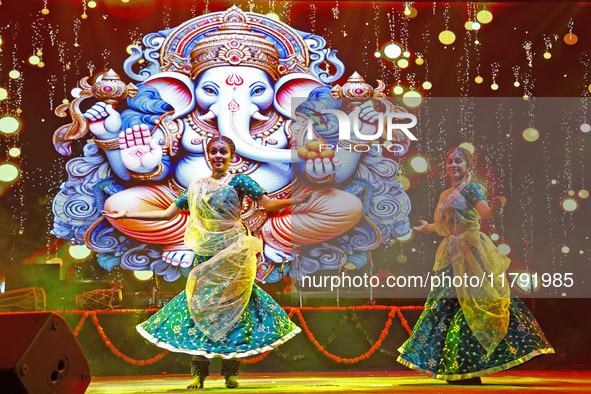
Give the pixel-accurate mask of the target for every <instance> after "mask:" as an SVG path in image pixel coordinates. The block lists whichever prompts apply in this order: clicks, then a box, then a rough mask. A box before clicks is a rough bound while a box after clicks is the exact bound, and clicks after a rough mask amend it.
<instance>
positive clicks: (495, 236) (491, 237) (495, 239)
mask: <svg viewBox="0 0 591 394" xmlns="http://www.w3.org/2000/svg"><path fill="white" fill-rule="evenodd" d="M499 238H500V237H499V234H497V233H492V234H491V235H490V239H491V240H493V241H495V242H496V241H498V240H499Z"/></svg>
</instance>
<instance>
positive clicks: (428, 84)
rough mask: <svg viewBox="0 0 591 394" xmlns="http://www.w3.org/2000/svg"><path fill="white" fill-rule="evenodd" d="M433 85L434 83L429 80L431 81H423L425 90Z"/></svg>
mask: <svg viewBox="0 0 591 394" xmlns="http://www.w3.org/2000/svg"><path fill="white" fill-rule="evenodd" d="M432 87H433V84H432V83H431V82H429V81H425V82H423V89H425V90H429V89H431V88H432Z"/></svg>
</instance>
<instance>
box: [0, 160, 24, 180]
mask: <svg viewBox="0 0 591 394" xmlns="http://www.w3.org/2000/svg"><path fill="white" fill-rule="evenodd" d="M20 172H21V171H20V169H19V168H18V166H17V165H16V164H14V163H11V162H9V161H5V162H4V163H2V164H0V182H5V183H12V182H14V181H16V180H17V179H18V177H19V176H20Z"/></svg>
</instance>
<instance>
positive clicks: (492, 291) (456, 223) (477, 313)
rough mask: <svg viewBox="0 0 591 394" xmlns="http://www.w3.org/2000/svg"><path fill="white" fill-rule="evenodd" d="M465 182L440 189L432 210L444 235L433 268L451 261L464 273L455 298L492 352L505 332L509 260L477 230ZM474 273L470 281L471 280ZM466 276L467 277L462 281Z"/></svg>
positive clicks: (456, 272) (458, 274)
mask: <svg viewBox="0 0 591 394" xmlns="http://www.w3.org/2000/svg"><path fill="white" fill-rule="evenodd" d="M466 185H467V183H465V184H463V185H460V186H459V187H458V188H457V189H455V190H448V191H446V192H443V193H442V195H441V198H440V201H439V204H438V205H437V209H436V211H435V230H436V231H437V233H438V234H439V235H442V236H444V237H445V239H444V240H443V242H442V243H441V245H439V248H438V249H437V254H436V256H435V267H434V268H433V269H434V270H435V271H439V270H441V269H443V268H445V267H446V266H448V265H449V264H452V265H453V274H454V276H456V277H462V279H463V280H462V285H461V286H456V294H457V297H458V301H459V303H460V306H461V308H462V311H463V312H464V317H465V318H466V321H467V323H468V326H469V327H470V329H471V331H472V332H473V333H474V336H475V337H476V338H477V339H478V341H479V342H480V344H481V345H482V346H483V347H484V348H485V349H486V351H487V354H488V355H490V354H491V353H492V352H493V351H494V349H495V348H496V347H497V345H498V344H499V343H500V342H501V341H502V340H503V338H504V337H505V335H506V334H507V329H508V327H509V304H510V299H509V297H510V292H509V286H508V285H507V280H506V278H505V271H506V270H507V268H508V267H509V263H510V260H509V258H508V257H506V256H504V255H502V254H501V253H500V252H499V250H498V249H497V247H496V246H495V245H494V244H493V242H492V241H491V240H490V238H489V237H488V236H487V235H486V234H484V233H482V232H480V231H479V230H480V223H479V216H478V213H477V212H476V209H475V208H471V207H470V206H469V205H468V202H467V201H466V199H465V198H464V196H463V195H462V193H461V190H462V189H463V188H464V187H465V186H466ZM472 277H476V278H477V279H478V282H479V283H476V279H473V280H472V281H471V282H470V281H469V280H470V278H472ZM466 279H467V280H466Z"/></svg>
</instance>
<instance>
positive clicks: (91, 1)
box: [88, 0, 96, 8]
mask: <svg viewBox="0 0 591 394" xmlns="http://www.w3.org/2000/svg"><path fill="white" fill-rule="evenodd" d="M88 8H96V1H94V0H90V1H89V2H88Z"/></svg>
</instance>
